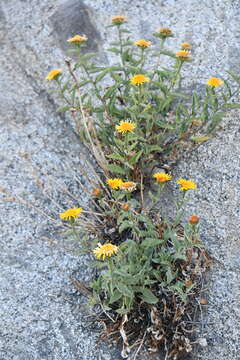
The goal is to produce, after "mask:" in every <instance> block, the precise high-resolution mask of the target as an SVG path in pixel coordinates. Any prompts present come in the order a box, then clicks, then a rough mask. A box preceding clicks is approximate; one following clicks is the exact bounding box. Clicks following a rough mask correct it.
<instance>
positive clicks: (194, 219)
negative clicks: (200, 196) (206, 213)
mask: <svg viewBox="0 0 240 360" xmlns="http://www.w3.org/2000/svg"><path fill="white" fill-rule="evenodd" d="M188 222H189V224H191V225H197V224H198V223H199V217H198V216H195V215H193V216H190V217H189V218H188Z"/></svg>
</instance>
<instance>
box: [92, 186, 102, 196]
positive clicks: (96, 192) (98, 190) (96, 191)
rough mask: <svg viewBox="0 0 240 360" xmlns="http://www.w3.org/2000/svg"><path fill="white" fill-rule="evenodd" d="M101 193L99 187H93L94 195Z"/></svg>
mask: <svg viewBox="0 0 240 360" xmlns="http://www.w3.org/2000/svg"><path fill="white" fill-rule="evenodd" d="M100 195H101V190H100V189H99V188H96V189H93V191H92V196H96V197H99V196H100Z"/></svg>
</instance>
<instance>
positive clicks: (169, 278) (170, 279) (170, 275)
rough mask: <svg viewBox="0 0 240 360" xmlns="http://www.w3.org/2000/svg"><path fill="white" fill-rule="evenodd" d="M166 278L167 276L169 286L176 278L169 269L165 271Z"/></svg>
mask: <svg viewBox="0 0 240 360" xmlns="http://www.w3.org/2000/svg"><path fill="white" fill-rule="evenodd" d="M166 276H167V284H170V283H171V282H172V281H173V280H174V279H175V277H176V274H175V273H172V271H171V269H170V267H169V268H168V269H167V272H166Z"/></svg>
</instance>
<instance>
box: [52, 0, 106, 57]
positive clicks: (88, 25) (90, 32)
mask: <svg viewBox="0 0 240 360" xmlns="http://www.w3.org/2000/svg"><path fill="white" fill-rule="evenodd" d="M51 21H52V25H53V30H54V36H55V37H56V38H57V39H58V43H59V45H60V47H61V48H62V49H63V50H64V51H65V52H67V53H69V52H68V50H70V49H72V46H71V45H70V44H68V43H67V41H66V40H67V39H69V38H71V37H72V36H74V35H76V34H79V35H86V36H87V38H88V42H87V44H86V45H87V46H86V47H83V48H82V49H83V51H91V52H93V51H94V52H95V51H98V49H99V44H100V39H101V37H100V34H99V32H98V31H97V30H96V28H95V25H94V21H95V16H94V13H93V11H92V10H91V8H90V7H88V6H86V5H85V4H84V3H83V2H82V1H81V0H65V1H62V2H61V3H60V4H59V6H58V7H57V9H56V11H55V12H54V14H53V15H52V16H51ZM69 54H70V55H71V53H69Z"/></svg>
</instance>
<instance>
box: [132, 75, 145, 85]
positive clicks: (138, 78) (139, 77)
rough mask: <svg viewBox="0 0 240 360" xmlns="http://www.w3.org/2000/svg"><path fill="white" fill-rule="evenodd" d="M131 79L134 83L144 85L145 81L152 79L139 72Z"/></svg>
mask: <svg viewBox="0 0 240 360" xmlns="http://www.w3.org/2000/svg"><path fill="white" fill-rule="evenodd" d="M130 81H131V83H132V84H133V85H142V84H144V83H145V82H149V81H150V79H149V78H148V77H147V76H145V75H143V74H137V75H134V76H133V77H132V78H131V80H130Z"/></svg>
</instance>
